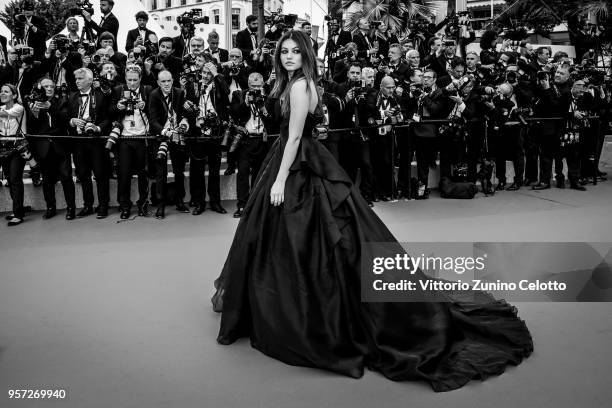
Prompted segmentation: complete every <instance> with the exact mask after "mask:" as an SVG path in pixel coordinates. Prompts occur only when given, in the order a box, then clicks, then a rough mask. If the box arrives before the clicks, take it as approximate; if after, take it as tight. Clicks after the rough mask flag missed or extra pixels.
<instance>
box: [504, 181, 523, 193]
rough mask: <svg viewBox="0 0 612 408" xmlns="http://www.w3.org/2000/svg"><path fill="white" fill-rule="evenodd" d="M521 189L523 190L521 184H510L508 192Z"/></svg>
mask: <svg viewBox="0 0 612 408" xmlns="http://www.w3.org/2000/svg"><path fill="white" fill-rule="evenodd" d="M520 188H521V183H516V182H514V183H512V184H510V187H508V188H507V189H506V191H516V190H519V189H520Z"/></svg>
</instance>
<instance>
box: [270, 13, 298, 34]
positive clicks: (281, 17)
mask: <svg viewBox="0 0 612 408" xmlns="http://www.w3.org/2000/svg"><path fill="white" fill-rule="evenodd" d="M297 18H298V16H297V14H283V9H282V8H279V9H278V10H277V11H274V12H272V13H270V15H269V16H265V17H264V22H265V24H266V25H267V26H270V27H272V26H277V27H278V28H279V29H280V30H281V31H284V30H285V29H292V28H293V26H295V23H296V22H297Z"/></svg>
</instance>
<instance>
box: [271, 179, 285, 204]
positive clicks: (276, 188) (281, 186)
mask: <svg viewBox="0 0 612 408" xmlns="http://www.w3.org/2000/svg"><path fill="white" fill-rule="evenodd" d="M284 201H285V182H284V181H283V180H278V179H277V180H276V181H275V182H274V184H273V185H272V189H271V190H270V204H272V205H273V206H275V207H278V206H279V205H281V204H282V203H283V202H284Z"/></svg>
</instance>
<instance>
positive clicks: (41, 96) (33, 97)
mask: <svg viewBox="0 0 612 408" xmlns="http://www.w3.org/2000/svg"><path fill="white" fill-rule="evenodd" d="M26 100H27V101H28V102H31V103H34V102H41V103H42V102H47V101H48V100H49V98H48V97H47V92H46V91H45V89H44V88H43V87H42V86H41V85H40V84H38V86H35V87H34V88H32V92H30V94H29V95H28V96H27V97H26Z"/></svg>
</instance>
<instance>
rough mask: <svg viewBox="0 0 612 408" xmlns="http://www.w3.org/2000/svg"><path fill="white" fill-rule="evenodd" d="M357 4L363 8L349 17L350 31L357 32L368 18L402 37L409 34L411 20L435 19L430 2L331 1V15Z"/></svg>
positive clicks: (395, 0)
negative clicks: (379, 22)
mask: <svg viewBox="0 0 612 408" xmlns="http://www.w3.org/2000/svg"><path fill="white" fill-rule="evenodd" d="M356 3H362V5H363V6H362V8H361V10H360V11H357V12H354V13H350V14H349V15H348V19H347V21H346V28H347V29H348V30H350V31H355V30H357V28H358V22H359V20H360V19H362V18H367V19H368V20H369V21H382V22H384V23H385V25H386V26H387V27H388V28H389V29H390V30H392V31H394V32H396V33H397V34H398V36H400V37H401V36H404V35H406V34H408V33H409V30H410V20H413V19H418V18H422V19H425V20H430V19H431V18H432V17H433V12H432V11H433V9H434V6H433V5H432V2H431V1H429V0H336V1H333V2H331V1H330V4H331V7H330V13H332V14H336V13H338V12H342V11H346V10H348V9H349V8H351V7H352V6H353V5H354V4H356Z"/></svg>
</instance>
